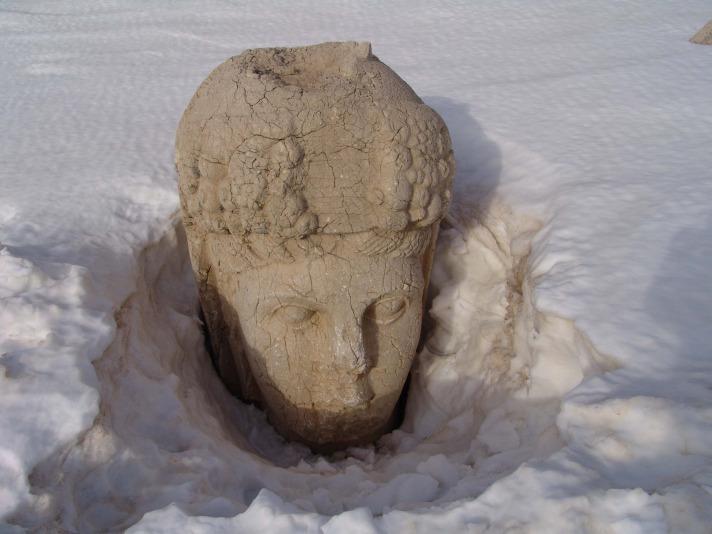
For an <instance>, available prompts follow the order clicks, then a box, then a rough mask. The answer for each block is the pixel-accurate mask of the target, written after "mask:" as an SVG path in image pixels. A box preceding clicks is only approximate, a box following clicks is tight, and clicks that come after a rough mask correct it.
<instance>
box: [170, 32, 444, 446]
mask: <svg viewBox="0 0 712 534" xmlns="http://www.w3.org/2000/svg"><path fill="white" fill-rule="evenodd" d="M176 165H177V169H178V172H179V174H180V179H181V180H180V193H181V207H182V209H183V218H184V222H185V225H186V235H187V237H188V246H189V250H190V255H191V261H192V263H193V268H194V271H195V276H196V280H197V281H198V285H199V290H200V298H201V304H202V307H203V312H204V314H205V320H206V324H207V326H208V331H209V334H210V342H211V345H212V347H213V350H214V353H215V359H216V362H217V365H218V368H219V370H220V373H221V375H222V376H223V379H224V380H225V382H226V384H228V387H230V388H231V390H232V391H234V392H236V393H237V394H238V395H240V396H241V397H242V398H244V399H246V400H251V401H256V402H258V403H260V404H262V405H263V406H265V408H266V409H267V413H268V415H269V418H270V420H271V421H272V422H273V423H274V424H275V426H276V428H277V429H278V430H279V431H280V432H281V433H282V434H284V435H285V436H287V437H290V438H296V439H299V440H300V441H303V442H305V443H307V444H309V445H312V446H313V447H314V448H315V449H319V450H330V449H337V448H341V447H344V446H347V445H352V444H362V443H365V442H368V441H371V440H373V439H374V438H376V437H378V436H379V435H380V434H381V433H382V432H384V431H385V430H388V429H389V428H390V427H391V424H392V422H393V414H394V407H395V405H396V402H397V400H398V398H399V396H400V393H401V391H402V388H403V385H404V383H405V380H406V377H407V375H408V372H409V370H410V367H411V364H412V361H413V357H414V354H415V350H416V347H417V343H418V339H419V336H420V326H421V319H422V313H423V310H422V303H423V293H424V290H425V286H426V285H427V279H428V273H429V269H430V264H431V261H432V251H433V246H434V239H435V236H436V235H437V228H438V224H439V221H440V219H441V218H442V217H443V216H444V214H445V212H446V210H447V206H448V202H449V199H450V187H451V182H452V175H453V172H454V166H453V156H452V150H451V147H450V138H449V134H448V132H447V128H446V126H445V124H444V123H443V121H442V119H441V118H440V117H439V116H438V115H437V114H436V113H435V112H434V111H433V110H431V109H430V108H428V107H427V106H426V105H425V104H423V102H422V101H421V100H420V99H419V98H418V97H417V95H416V94H415V93H414V92H413V91H412V89H411V88H410V87H408V85H407V84H406V83H405V82H404V81H403V80H401V79H400V78H399V77H398V76H397V75H396V74H395V73H394V72H393V71H391V70H390V69H389V68H388V67H387V66H385V65H384V64H383V63H381V62H380V61H378V59H377V58H375V57H374V56H372V55H371V53H370V46H369V45H368V44H367V43H325V44H322V45H316V46H310V47H303V48H293V49H277V48H275V49H260V50H249V51H246V52H245V53H244V54H242V55H241V56H239V57H236V58H232V59H230V60H228V61H226V62H225V63H223V64H222V65H221V66H220V67H218V68H217V69H216V70H215V71H214V72H213V73H212V74H211V75H210V76H209V77H208V79H207V80H206V81H205V82H204V83H203V85H202V86H201V87H200V88H199V89H198V91H197V92H196V94H195V96H194V97H193V99H192V101H191V103H190V104H189V106H188V108H187V109H186V111H185V113H184V115H183V118H182V119H181V124H180V126H179V129H178V135H177V137H176Z"/></svg>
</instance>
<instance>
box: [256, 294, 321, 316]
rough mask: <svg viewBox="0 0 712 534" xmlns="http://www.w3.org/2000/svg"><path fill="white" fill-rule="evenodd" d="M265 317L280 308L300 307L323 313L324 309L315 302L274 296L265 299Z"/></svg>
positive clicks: (298, 297) (281, 295)
mask: <svg viewBox="0 0 712 534" xmlns="http://www.w3.org/2000/svg"><path fill="white" fill-rule="evenodd" d="M265 305H266V310H265V313H266V314H267V315H269V314H271V313H273V312H275V311H276V310H278V309H279V308H281V307H282V306H300V307H302V308H308V309H310V310H315V311H323V309H324V307H323V306H322V305H321V304H319V303H318V302H317V301H315V300H312V299H307V298H304V297H300V296H295V295H284V294H276V295H272V296H270V297H268V298H266V299H265Z"/></svg>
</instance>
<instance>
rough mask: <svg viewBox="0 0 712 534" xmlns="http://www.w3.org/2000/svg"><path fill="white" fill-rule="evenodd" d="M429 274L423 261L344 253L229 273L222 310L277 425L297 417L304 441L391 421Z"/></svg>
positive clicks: (294, 426) (339, 437)
mask: <svg viewBox="0 0 712 534" xmlns="http://www.w3.org/2000/svg"><path fill="white" fill-rule="evenodd" d="M341 253H342V254H345V253H344V252H343V251H341ZM423 278H424V277H423V267H422V262H421V258H419V257H389V256H387V255H382V256H365V255H361V254H353V255H341V254H339V253H324V254H322V255H321V256H320V257H307V258H304V259H301V260H300V261H297V262H294V263H289V264H286V265H285V264H279V263H276V264H274V265H269V266H266V267H261V268H258V269H253V270H250V271H247V272H244V273H240V274H234V275H232V276H230V275H226V276H225V278H224V279H223V280H222V284H221V285H224V286H225V287H229V288H230V291H229V292H226V293H224V294H225V295H226V297H225V300H224V303H223V306H229V307H231V308H233V309H234V311H235V312H236V314H237V316H238V317H239V318H240V325H241V332H242V343H243V348H244V351H245V355H246V357H247V359H248V361H249V365H250V368H251V370H252V373H253V376H254V379H255V381H256V382H257V385H258V387H259V389H260V391H262V393H263V395H264V396H265V400H266V402H267V404H269V405H270V406H272V407H273V410H272V411H273V413H275V414H276V415H275V418H276V419H277V421H275V422H276V424H277V426H278V427H283V423H284V424H285V425H286V419H290V422H289V425H288V427H287V428H290V429H291V433H292V434H293V435H294V437H297V438H299V439H300V440H301V441H305V442H307V443H309V442H312V441H313V439H312V438H313V436H314V435H315V433H317V432H318V433H319V435H320V436H321V440H322V441H323V440H324V438H325V435H324V434H325V432H326V433H327V434H329V439H328V441H330V442H334V443H338V442H339V441H347V440H345V439H344V436H343V433H344V432H346V431H347V430H348V431H349V439H348V441H352V440H353V439H354V438H357V437H358V436H356V435H354V429H358V428H361V429H362V430H363V431H364V433H365V434H366V436H364V437H368V436H369V435H370V434H373V433H374V430H375V431H378V430H380V429H381V428H382V427H384V426H386V425H387V423H388V421H389V417H388V416H389V414H390V413H391V412H392V411H393V407H394V406H395V404H396V402H397V400H398V397H399V395H400V393H401V390H402V388H403V384H404V382H405V380H406V378H407V376H408V372H409V371H410V367H411V364H412V361H413V357H414V355H415V350H416V346H417V343H418V335H417V334H414V333H418V332H420V325H421V319H422V300H423V291H424V280H423ZM374 402H375V403H378V404H379V405H381V406H382V409H381V410H378V411H377V412H374V410H373V407H372V406H370V405H371V404H372V403H374ZM276 406H278V407H279V408H277V409H274V408H275V407H276ZM317 408H318V410H316V409H317ZM384 414H385V416H384ZM379 418H380V420H379ZM281 419H285V421H284V422H282V421H280V420H281ZM374 427H375V428H374Z"/></svg>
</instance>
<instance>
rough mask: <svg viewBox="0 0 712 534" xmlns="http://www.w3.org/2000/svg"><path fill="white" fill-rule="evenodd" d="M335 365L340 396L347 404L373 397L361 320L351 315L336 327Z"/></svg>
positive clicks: (361, 402) (355, 404)
mask: <svg viewBox="0 0 712 534" xmlns="http://www.w3.org/2000/svg"><path fill="white" fill-rule="evenodd" d="M335 337H336V339H335V353H336V354H335V355H336V362H335V364H336V367H337V369H338V370H339V371H340V373H339V375H340V377H341V379H342V380H343V382H344V383H343V385H342V387H341V391H340V397H341V399H342V400H343V401H344V403H345V404H346V405H347V406H358V405H360V404H364V403H366V402H368V401H369V400H371V399H372V398H373V391H372V390H371V386H370V385H369V383H368V367H369V366H368V361H367V359H366V351H365V349H364V345H363V329H362V326H361V322H360V321H357V320H355V319H354V318H353V317H351V320H348V321H344V322H343V323H342V324H339V325H337V327H336V336H335Z"/></svg>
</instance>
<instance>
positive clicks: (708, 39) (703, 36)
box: [690, 20, 712, 45]
mask: <svg viewBox="0 0 712 534" xmlns="http://www.w3.org/2000/svg"><path fill="white" fill-rule="evenodd" d="M690 42H692V43H695V44H701V45H712V20H710V21H709V22H708V23H707V24H705V25H704V26H703V27H702V29H701V30H700V31H698V32H697V33H696V34H695V35H693V36H692V39H690Z"/></svg>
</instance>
